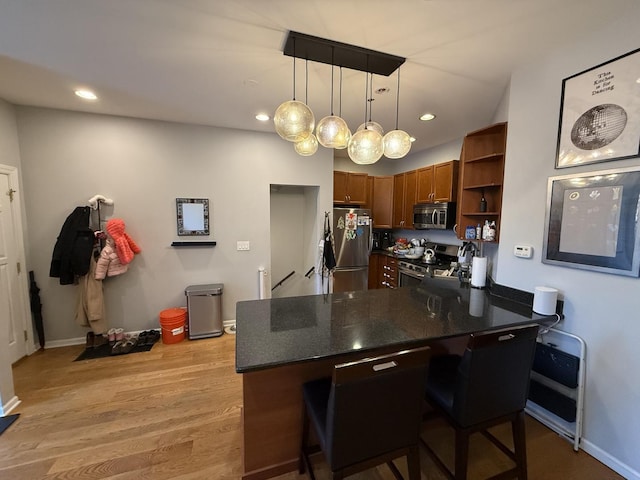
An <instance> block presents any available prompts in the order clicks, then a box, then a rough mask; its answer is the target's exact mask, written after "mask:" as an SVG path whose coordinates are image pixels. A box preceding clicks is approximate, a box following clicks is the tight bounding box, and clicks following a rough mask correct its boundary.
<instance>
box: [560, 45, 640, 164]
mask: <svg viewBox="0 0 640 480" xmlns="http://www.w3.org/2000/svg"><path fill="white" fill-rule="evenodd" d="M639 154H640V49H638V50H634V51H632V52H629V53H626V54H624V55H621V56H619V57H617V58H614V59H613V60H610V61H608V62H605V63H602V64H600V65H597V66H595V67H593V68H590V69H588V70H585V71H583V72H580V73H577V74H575V75H573V76H571V77H568V78H565V79H564V80H563V81H562V97H561V101H560V124H559V128H558V144H557V150H556V168H566V167H573V166H577V165H584V164H590V163H598V162H607V161H610V160H619V159H623V158H630V157H637V156H638V155H639Z"/></svg>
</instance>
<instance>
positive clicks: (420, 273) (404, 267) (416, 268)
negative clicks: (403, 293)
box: [398, 261, 428, 287]
mask: <svg viewBox="0 0 640 480" xmlns="http://www.w3.org/2000/svg"><path fill="white" fill-rule="evenodd" d="M427 272H428V270H427V267H423V266H422V265H415V264H413V263H409V262H403V261H399V262H398V286H399V287H412V286H414V285H420V282H422V279H423V278H424V276H425V275H426V274H427Z"/></svg>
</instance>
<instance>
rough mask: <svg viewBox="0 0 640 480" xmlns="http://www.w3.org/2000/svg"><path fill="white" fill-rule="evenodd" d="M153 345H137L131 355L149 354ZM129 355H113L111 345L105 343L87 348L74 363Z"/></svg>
mask: <svg viewBox="0 0 640 480" xmlns="http://www.w3.org/2000/svg"><path fill="white" fill-rule="evenodd" d="M153 345H155V344H153ZM153 345H136V346H135V347H133V349H132V350H131V351H130V352H129V353H138V352H148V351H149V350H151V349H152V348H153ZM129 353H121V354H118V355H111V345H109V344H108V343H105V344H104V345H100V346H98V347H92V348H85V350H84V352H82V353H81V354H80V355H79V356H78V358H76V359H75V360H74V362H78V361H80V360H91V359H93V358H102V357H111V356H116V357H119V356H120V355H128V354H129Z"/></svg>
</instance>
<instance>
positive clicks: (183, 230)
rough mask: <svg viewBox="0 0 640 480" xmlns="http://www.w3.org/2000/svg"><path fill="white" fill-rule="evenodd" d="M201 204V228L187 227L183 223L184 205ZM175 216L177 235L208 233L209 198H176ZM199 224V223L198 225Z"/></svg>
mask: <svg viewBox="0 0 640 480" xmlns="http://www.w3.org/2000/svg"><path fill="white" fill-rule="evenodd" d="M192 204H200V205H202V227H203V228H202V229H199V228H196V229H194V228H189V227H190V225H189V224H187V225H185V219H184V213H185V212H184V205H192ZM176 218H177V226H178V235H179V236H181V237H182V236H202V235H209V199H208V198H176ZM198 226H200V225H198Z"/></svg>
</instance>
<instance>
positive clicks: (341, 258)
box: [332, 208, 373, 292]
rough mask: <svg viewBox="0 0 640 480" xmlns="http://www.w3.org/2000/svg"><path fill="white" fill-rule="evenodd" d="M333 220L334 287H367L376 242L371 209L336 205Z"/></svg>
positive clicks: (338, 290) (353, 288) (354, 288)
mask: <svg viewBox="0 0 640 480" xmlns="http://www.w3.org/2000/svg"><path fill="white" fill-rule="evenodd" d="M332 224H333V225H332V232H333V239H334V249H335V257H336V268H335V270H334V271H333V291H334V292H349V291H353V290H366V289H367V288H368V280H369V255H370V254H371V247H372V246H373V238H372V235H371V231H372V228H373V221H372V220H371V210H368V209H366V208H334V209H333V219H332Z"/></svg>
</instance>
